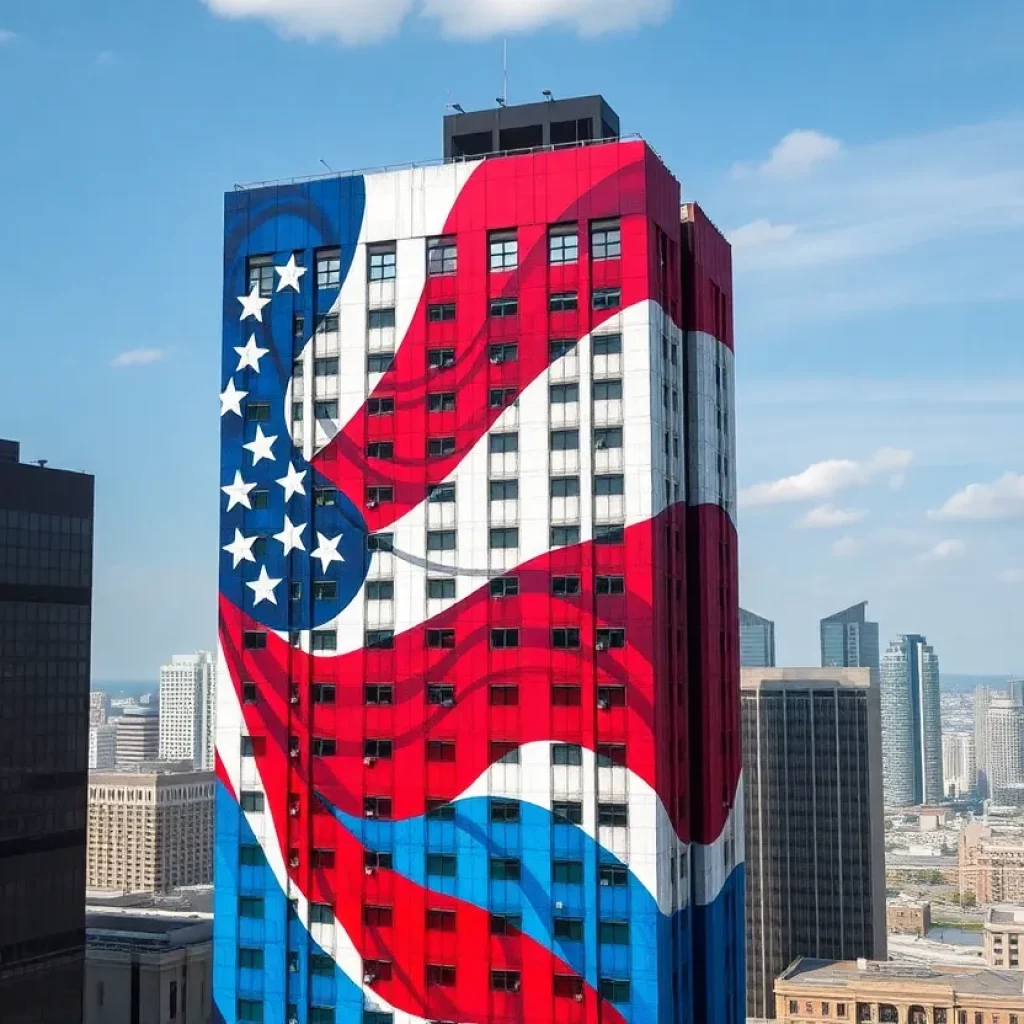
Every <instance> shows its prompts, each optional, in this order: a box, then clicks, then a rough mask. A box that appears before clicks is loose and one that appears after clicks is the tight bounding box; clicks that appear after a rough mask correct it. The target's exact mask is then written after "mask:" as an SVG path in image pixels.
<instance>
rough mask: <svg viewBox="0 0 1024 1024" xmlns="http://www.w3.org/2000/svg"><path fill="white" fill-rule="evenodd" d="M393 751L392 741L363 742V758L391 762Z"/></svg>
mask: <svg viewBox="0 0 1024 1024" xmlns="http://www.w3.org/2000/svg"><path fill="white" fill-rule="evenodd" d="M391 749H392V743H391V740H380V739H366V740H363V757H375V758H377V759H378V760H380V761H390V760H391Z"/></svg>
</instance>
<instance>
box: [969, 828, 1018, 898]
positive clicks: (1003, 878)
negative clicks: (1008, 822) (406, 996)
mask: <svg viewBox="0 0 1024 1024" xmlns="http://www.w3.org/2000/svg"><path fill="white" fill-rule="evenodd" d="M959 875H960V895H961V899H962V898H963V897H964V896H968V895H970V896H973V897H974V898H975V900H976V901H977V902H978V903H1016V902H1020V901H1022V900H1024V837H1013V836H994V835H993V834H992V829H991V828H990V827H989V826H988V825H985V824H982V823H981V822H976V821H972V822H969V823H968V824H967V825H965V826H964V827H963V829H962V830H961V832H960V850H959Z"/></svg>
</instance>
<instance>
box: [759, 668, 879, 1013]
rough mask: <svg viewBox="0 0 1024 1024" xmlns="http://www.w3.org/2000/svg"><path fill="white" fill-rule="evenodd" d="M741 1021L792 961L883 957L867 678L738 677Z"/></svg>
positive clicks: (859, 673)
mask: <svg viewBox="0 0 1024 1024" xmlns="http://www.w3.org/2000/svg"><path fill="white" fill-rule="evenodd" d="M741 678H742V682H741V694H742V700H741V706H742V721H743V776H744V782H745V789H746V794H745V809H744V814H745V818H746V864H747V928H746V939H747V1016H748V1017H756V1018H771V1017H774V1016H775V999H774V996H773V986H774V982H775V978H776V977H777V976H778V975H779V974H781V973H782V971H783V970H785V968H786V967H787V966H788V965H789V964H790V963H792V962H793V960H794V959H795V958H796V957H798V956H801V955H813V956H817V957H828V958H838V957H843V958H849V957H852V958H857V957H873V958H881V959H884V957H885V947H886V940H885V934H886V928H885V921H886V909H885V846H884V842H885V836H884V831H885V822H884V817H883V813H882V750H881V713H880V706H879V696H878V686H877V684H875V683H874V682H873V681H872V679H871V672H870V670H869V669H867V668H854V669H847V668H775V669H747V668H745V669H742V674H741Z"/></svg>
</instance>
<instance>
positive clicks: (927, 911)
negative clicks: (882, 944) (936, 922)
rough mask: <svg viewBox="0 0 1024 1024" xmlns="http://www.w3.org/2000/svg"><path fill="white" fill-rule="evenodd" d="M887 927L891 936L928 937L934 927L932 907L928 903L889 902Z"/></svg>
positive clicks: (886, 917)
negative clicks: (929, 930) (930, 929)
mask: <svg viewBox="0 0 1024 1024" xmlns="http://www.w3.org/2000/svg"><path fill="white" fill-rule="evenodd" d="M885 925H886V930H887V931H888V932H889V934H890V935H893V934H895V935H927V934H928V929H929V928H931V926H932V905H931V904H930V903H928V902H927V901H924V902H920V903H918V902H915V901H914V900H889V901H888V903H886V905H885Z"/></svg>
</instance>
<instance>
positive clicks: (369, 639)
mask: <svg viewBox="0 0 1024 1024" xmlns="http://www.w3.org/2000/svg"><path fill="white" fill-rule="evenodd" d="M394 646H395V631H394V630H393V629H368V630H367V631H366V648H367V650H371V651H390V650H392V649H393V648H394Z"/></svg>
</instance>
